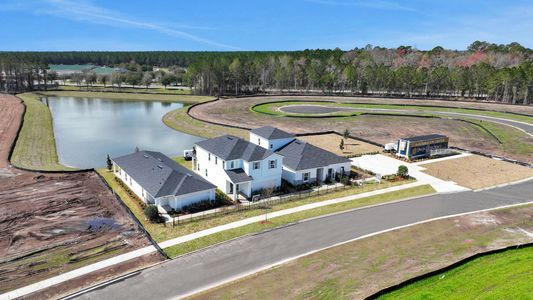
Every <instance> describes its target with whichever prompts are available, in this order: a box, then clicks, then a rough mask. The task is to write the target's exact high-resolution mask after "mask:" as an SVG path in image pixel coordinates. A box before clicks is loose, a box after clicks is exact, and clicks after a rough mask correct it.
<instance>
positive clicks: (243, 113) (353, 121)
mask: <svg viewBox="0 0 533 300" xmlns="http://www.w3.org/2000/svg"><path fill="white" fill-rule="evenodd" d="M281 100H291V101H298V100H299V101H313V100H314V101H316V100H336V101H344V102H346V103H356V102H358V101H365V102H368V101H375V103H378V104H385V103H392V104H400V103H403V104H415V105H416V104H418V105H432V106H438V105H448V106H450V105H456V106H458V107H461V108H484V109H493V110H498V109H500V110H502V111H512V112H519V111H521V112H522V113H529V112H532V111H533V108H532V107H529V106H528V107H512V106H508V105H501V106H498V105H494V104H486V103H463V102H447V101H432V100H427V101H423V100H402V101H403V102H400V101H397V100H394V99H379V100H378V99H375V100H374V99H370V98H336V97H294V96H287V97H250V98H237V99H225V100H220V101H215V102H210V103H205V104H202V105H198V106H195V107H194V108H192V109H191V111H190V113H191V115H192V116H194V117H196V118H198V119H200V120H205V121H212V122H217V123H220V124H226V125H236V126H242V127H245V128H255V127H259V126H264V125H272V126H276V127H279V128H281V129H283V130H286V131H288V132H292V133H313V132H322V131H330V130H334V131H337V132H339V133H342V131H343V130H344V129H345V128H347V129H348V130H349V131H350V132H351V134H352V135H354V136H360V137H362V138H365V139H368V140H372V141H375V142H378V143H382V144H384V143H388V142H391V141H395V140H396V139H397V138H398V137H399V136H411V135H422V134H432V133H440V134H445V135H448V136H449V137H450V140H451V145H453V146H457V147H461V148H466V149H470V150H476V151H481V152H486V153H492V154H495V155H500V156H505V157H511V158H515V159H519V160H522V161H526V162H529V163H533V137H531V136H529V135H527V134H526V133H524V132H523V131H520V130H518V129H515V128H512V127H509V126H506V125H502V124H497V123H492V122H486V121H483V122H479V121H475V122H474V123H475V124H472V123H468V122H464V121H460V120H454V119H440V118H425V117H416V116H390V115H360V116H354V117H336V118H313V119H309V118H299V117H285V116H276V115H267V114H262V113H256V112H254V111H251V109H250V107H252V106H253V105H256V104H261V103H267V102H272V101H281ZM532 114H533V113H532ZM177 118H179V119H183V114H180V115H172V113H169V114H167V116H165V123H166V124H169V123H170V122H176V123H181V124H183V123H185V122H186V121H184V120H177ZM189 119H190V118H189ZM195 123H199V126H200V127H201V130H199V132H197V134H200V135H202V132H203V133H207V134H210V135H214V134H221V133H228V131H229V129H227V128H224V127H222V126H220V125H211V124H207V123H205V122H200V121H197V120H195ZM479 123H482V124H483V126H484V127H486V128H487V127H488V126H490V128H488V129H490V132H492V133H493V134H494V135H496V136H497V137H498V139H499V140H501V141H502V143H500V142H499V141H498V140H497V139H496V138H494V136H492V135H491V134H490V133H488V132H487V131H486V130H485V129H483V128H482V127H480V126H479V125H480V124H479ZM485 124H488V126H485ZM171 127H173V128H177V129H180V127H181V128H187V130H188V132H189V133H194V132H195V128H194V127H191V126H188V125H187V124H183V125H182V126H176V127H174V126H171ZM232 130H233V129H232ZM213 133H214V134H213ZM203 136H208V135H203ZM336 144H337V143H336Z"/></svg>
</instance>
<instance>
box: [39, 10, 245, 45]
mask: <svg viewBox="0 0 533 300" xmlns="http://www.w3.org/2000/svg"><path fill="white" fill-rule="evenodd" d="M44 3H45V4H46V5H45V6H41V7H38V8H35V9H34V12H36V13H40V14H48V15H54V16H57V17H62V18H67V19H71V20H75V21H78V22H87V23H94V24H102V25H108V26H121V27H128V28H138V29H145V30H151V31H156V32H160V33H163V34H166V35H169V36H172V37H178V38H183V39H188V40H191V41H195V42H198V43H202V44H206V45H211V46H215V47H219V48H223V49H231V50H239V49H240V48H238V47H234V46H231V45H226V44H223V43H219V42H216V41H212V40H209V39H205V38H202V37H199V36H197V35H193V34H190V33H187V32H185V31H182V30H179V29H177V28H176V27H179V28H189V29H191V28H192V27H187V25H183V24H182V25H180V26H176V27H170V26H164V25H161V24H157V23H153V22H149V21H143V20H136V19H134V18H130V17H128V16H124V15H121V14H119V13H116V12H114V11H111V10H108V9H104V8H101V7H98V6H96V5H94V4H93V3H91V2H90V1H80V0H78V1H71V0H45V1H44Z"/></svg>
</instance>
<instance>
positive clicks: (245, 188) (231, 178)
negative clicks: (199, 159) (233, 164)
mask: <svg viewBox="0 0 533 300" xmlns="http://www.w3.org/2000/svg"><path fill="white" fill-rule="evenodd" d="M226 175H227V178H226V190H225V193H226V194H228V195H229V196H230V197H231V198H232V199H233V200H238V199H239V196H242V197H244V198H245V199H249V198H251V197H252V181H253V178H252V177H251V176H248V174H246V173H245V172H244V170H243V169H235V170H226Z"/></svg>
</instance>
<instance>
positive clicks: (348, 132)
mask: <svg viewBox="0 0 533 300" xmlns="http://www.w3.org/2000/svg"><path fill="white" fill-rule="evenodd" d="M342 136H343V137H344V139H345V140H347V139H348V138H349V137H350V131H349V130H348V128H346V129H344V132H343V133H342Z"/></svg>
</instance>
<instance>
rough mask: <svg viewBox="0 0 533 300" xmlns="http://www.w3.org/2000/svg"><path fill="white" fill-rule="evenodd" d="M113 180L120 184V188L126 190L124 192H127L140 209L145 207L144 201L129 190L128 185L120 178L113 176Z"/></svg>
mask: <svg viewBox="0 0 533 300" xmlns="http://www.w3.org/2000/svg"><path fill="white" fill-rule="evenodd" d="M115 182H116V183H117V184H118V185H120V186H121V187H122V189H124V191H126V193H128V195H129V196H130V198H132V199H133V200H134V201H135V202H136V203H137V204H138V205H139V206H140V207H141V209H145V208H146V203H144V201H142V200H141V199H140V198H139V197H137V195H136V194H135V193H134V192H133V191H132V190H130V188H128V186H127V185H126V184H125V183H124V182H122V180H120V179H119V178H118V177H115Z"/></svg>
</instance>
